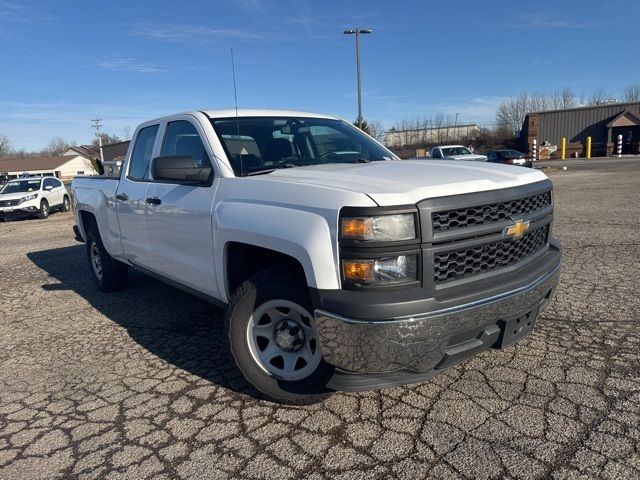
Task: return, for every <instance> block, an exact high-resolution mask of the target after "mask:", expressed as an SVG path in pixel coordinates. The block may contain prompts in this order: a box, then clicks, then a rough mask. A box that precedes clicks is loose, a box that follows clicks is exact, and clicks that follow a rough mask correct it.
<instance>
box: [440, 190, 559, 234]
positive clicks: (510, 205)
mask: <svg viewBox="0 0 640 480" xmlns="http://www.w3.org/2000/svg"><path fill="white" fill-rule="evenodd" d="M549 205H551V192H543V193H538V194H536V195H531V196H530V197H525V198H520V199H517V200H511V201H508V202H500V203H493V204H490V205H479V206H476V207H469V208H460V209H456V210H447V211H443V212H433V213H432V214H431V220H432V224H433V232H434V233H436V232H446V231H448V230H455V229H458V228H465V227H473V226H477V225H484V224H487V223H492V222H500V221H502V220H507V219H508V218H510V217H511V216H514V215H527V214H529V213H533V212H536V211H538V210H542V209H543V208H545V207H548V206H549Z"/></svg>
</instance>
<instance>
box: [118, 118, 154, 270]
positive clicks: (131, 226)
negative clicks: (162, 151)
mask: <svg viewBox="0 0 640 480" xmlns="http://www.w3.org/2000/svg"><path fill="white" fill-rule="evenodd" d="M157 135H158V125H151V126H148V127H144V128H142V129H140V131H139V132H138V135H137V136H136V140H135V144H134V147H133V152H132V153H131V159H130V160H129V165H128V167H127V170H128V171H127V172H125V174H123V175H121V176H120V183H119V184H118V191H117V192H116V205H117V209H118V224H119V226H120V242H121V244H122V250H123V256H124V257H125V258H126V259H127V260H129V261H131V263H133V264H134V265H140V266H144V267H147V268H149V267H150V266H151V258H150V253H149V232H148V229H147V201H146V200H147V190H148V188H149V179H150V174H149V168H150V164H151V158H152V156H153V150H154V145H155V141H156V137H157Z"/></svg>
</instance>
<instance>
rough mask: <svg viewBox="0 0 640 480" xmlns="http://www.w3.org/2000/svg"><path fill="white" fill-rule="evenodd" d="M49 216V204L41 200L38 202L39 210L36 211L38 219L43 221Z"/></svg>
mask: <svg viewBox="0 0 640 480" xmlns="http://www.w3.org/2000/svg"><path fill="white" fill-rule="evenodd" d="M48 216H49V202H47V201H46V200H42V201H41V202H40V210H39V211H38V218H39V219H40V220H44V219H45V218H47V217H48Z"/></svg>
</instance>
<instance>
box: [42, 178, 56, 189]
mask: <svg viewBox="0 0 640 480" xmlns="http://www.w3.org/2000/svg"><path fill="white" fill-rule="evenodd" d="M47 187H51V188H56V186H55V185H54V184H53V180H51V179H50V178H45V179H44V182H43V185H42V188H45V189H46V188H47Z"/></svg>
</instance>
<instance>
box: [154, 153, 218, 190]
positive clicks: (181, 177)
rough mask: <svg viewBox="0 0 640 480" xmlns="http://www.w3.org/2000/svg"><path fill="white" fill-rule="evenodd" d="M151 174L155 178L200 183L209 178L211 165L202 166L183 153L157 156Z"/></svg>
mask: <svg viewBox="0 0 640 480" xmlns="http://www.w3.org/2000/svg"><path fill="white" fill-rule="evenodd" d="M151 174H152V175H153V179H154V180H162V181H168V182H181V183H191V184H194V185H198V184H202V183H205V182H206V181H207V180H209V177H210V176H211V166H210V165H207V166H204V167H200V166H198V164H197V163H196V162H195V161H194V160H193V158H191V157H185V156H181V155H172V156H165V157H156V158H154V159H152V160H151Z"/></svg>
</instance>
